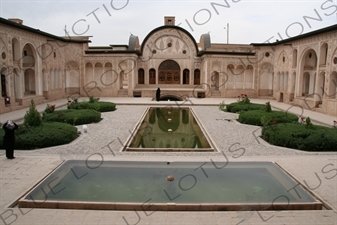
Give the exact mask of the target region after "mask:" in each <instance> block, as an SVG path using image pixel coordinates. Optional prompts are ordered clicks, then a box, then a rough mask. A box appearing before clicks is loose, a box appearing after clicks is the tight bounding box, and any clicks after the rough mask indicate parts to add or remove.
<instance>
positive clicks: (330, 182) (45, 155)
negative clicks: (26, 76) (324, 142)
mask: <svg viewBox="0 0 337 225" xmlns="http://www.w3.org/2000/svg"><path fill="white" fill-rule="evenodd" d="M136 100H137V102H135V101H136ZM136 100H135V98H130V99H126V98H123V99H116V98H114V99H113V100H111V101H114V102H117V103H119V104H118V105H117V108H118V109H117V110H116V111H114V112H108V113H103V114H102V117H103V120H102V121H101V122H99V123H97V124H89V125H88V133H83V134H81V136H80V137H79V138H78V139H76V140H75V141H74V142H72V143H70V144H68V145H63V146H57V147H51V148H45V149H39V150H34V151H20V150H15V156H16V157H17V158H16V159H14V160H7V159H6V158H5V156H4V151H3V150H0V154H1V157H0V169H1V170H0V224H219V225H220V224H327V225H330V224H331V225H332V224H337V222H336V221H337V156H336V153H328V152H325V153H317V152H304V151H297V150H292V149H287V148H281V147H274V146H270V145H269V144H268V143H265V142H264V141H263V140H261V139H260V138H258V136H259V134H260V132H261V129H260V128H259V127H256V126H250V125H242V124H239V123H237V122H227V121H225V120H222V119H234V118H236V116H237V115H236V114H231V113H225V112H221V111H219V110H218V106H217V105H218V103H219V102H220V101H222V99H216V100H214V99H213V100H208V101H206V100H203V101H202V100H201V101H200V100H199V99H196V100H195V101H194V102H197V101H199V102H198V104H193V105H192V106H191V107H192V108H193V110H194V111H195V113H196V114H197V116H198V118H199V119H200V121H201V122H202V124H203V126H204V128H205V130H206V131H207V132H208V134H209V136H210V137H211V139H212V140H213V142H214V144H215V145H216V146H217V149H218V152H211V153H206V152H199V153H186V152H185V153H175V152H168V153H158V152H153V153H144V152H142V153H140V152H138V153H137V152H121V150H122V146H123V144H124V143H125V142H126V141H127V139H128V137H129V136H130V131H132V130H133V129H134V127H135V126H136V124H137V122H138V121H139V119H140V117H141V115H142V114H143V113H144V111H145V109H146V108H147V107H148V105H152V104H154V103H155V102H151V101H150V100H149V99H136ZM118 101H120V102H118ZM225 101H226V103H228V102H229V101H232V100H228V99H226V100H225ZM259 101H264V102H265V100H259ZM61 104H62V103H61V101H60V103H59V104H58V105H61ZM170 104H174V103H170ZM202 105H203V106H202ZM272 106H273V107H274V108H279V109H283V108H284V107H289V106H286V105H285V106H284V105H283V103H281V104H277V103H275V102H272ZM38 107H39V108H40V111H41V109H42V110H43V109H44V107H45V106H38ZM282 107H283V108H282ZM283 110H284V109H283ZM285 110H286V109H285ZM305 113H307V114H310V113H311V114H310V116H312V117H313V118H316V120H317V121H318V122H319V119H320V122H321V123H325V124H326V125H328V123H329V121H330V120H331V119H332V118H333V117H329V116H326V115H322V114H317V113H315V112H311V111H305ZM20 114H21V117H22V115H24V113H23V112H22V111H20V112H14V113H12V115H11V116H12V117H13V116H16V117H17V118H18V119H19V118H20ZM315 116H316V117H315ZM8 117H9V115H1V121H3V120H5V119H7V118H8ZM78 129H79V130H81V126H78ZM110 149H111V150H112V151H111V150H110ZM67 159H88V160H94V159H98V160H121V161H168V160H170V161H197V162H211V160H213V161H215V162H219V163H221V162H226V161H227V160H229V161H275V162H277V163H278V164H280V165H281V166H282V167H283V168H284V169H285V170H287V171H288V172H289V173H290V174H292V175H293V176H294V177H295V178H296V179H297V180H298V181H299V182H301V183H302V184H303V185H304V186H305V187H306V188H307V189H308V190H310V191H311V192H312V193H313V194H314V195H315V196H317V198H319V199H321V200H322V201H323V202H324V204H325V206H326V207H327V208H328V209H325V210H321V211H306V210H301V211H286V210H283V211H258V212H257V211H238V212H223V211H219V212H163V211H156V212H142V211H138V212H135V211H104V210H100V211H94V210H62V209H37V208H35V209H21V208H17V207H15V206H13V207H12V205H13V203H15V202H16V201H17V200H18V199H19V198H20V197H21V196H22V195H24V194H25V193H26V192H27V191H28V190H29V189H30V188H32V187H33V185H35V184H36V183H37V182H38V181H39V180H41V179H42V178H43V177H44V176H46V175H47V174H48V173H49V172H50V171H52V170H53V169H54V168H55V167H57V166H58V165H59V164H60V163H61V162H62V160H67ZM14 205H15V204H14Z"/></svg>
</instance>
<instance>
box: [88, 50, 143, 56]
mask: <svg viewBox="0 0 337 225" xmlns="http://www.w3.org/2000/svg"><path fill="white" fill-rule="evenodd" d="M84 53H85V54H137V55H141V53H140V51H139V50H135V51H128V50H112V49H109V50H108V49H106V50H104V49H101V50H85V51H84Z"/></svg>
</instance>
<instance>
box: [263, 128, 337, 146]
mask: <svg viewBox="0 0 337 225" xmlns="http://www.w3.org/2000/svg"><path fill="white" fill-rule="evenodd" d="M261 137H262V138H263V139H264V140H265V141H267V142H269V143H270V144H273V145H276V146H282V147H287V148H294V149H300V150H306V151H336V150H337V148H336V146H337V130H336V129H332V128H328V127H322V126H317V125H313V126H312V128H311V129H308V128H306V126H305V125H304V124H299V123H284V124H276V125H272V126H266V127H263V129H262V136H261Z"/></svg>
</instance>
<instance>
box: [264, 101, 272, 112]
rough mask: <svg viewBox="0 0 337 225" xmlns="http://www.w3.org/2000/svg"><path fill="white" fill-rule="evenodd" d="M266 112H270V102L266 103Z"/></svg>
mask: <svg viewBox="0 0 337 225" xmlns="http://www.w3.org/2000/svg"><path fill="white" fill-rule="evenodd" d="M265 110H266V112H271V105H270V102H267V103H266V108H265Z"/></svg>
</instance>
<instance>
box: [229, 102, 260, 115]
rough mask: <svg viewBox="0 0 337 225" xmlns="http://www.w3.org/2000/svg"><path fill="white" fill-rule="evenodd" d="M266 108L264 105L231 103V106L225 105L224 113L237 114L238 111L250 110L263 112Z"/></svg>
mask: <svg viewBox="0 0 337 225" xmlns="http://www.w3.org/2000/svg"><path fill="white" fill-rule="evenodd" d="M265 108H266V105H264V104H257V103H248V104H247V103H244V102H233V103H231V104H228V105H226V111H227V112H232V113H237V112H240V111H250V110H259V109H261V110H263V109H265Z"/></svg>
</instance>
